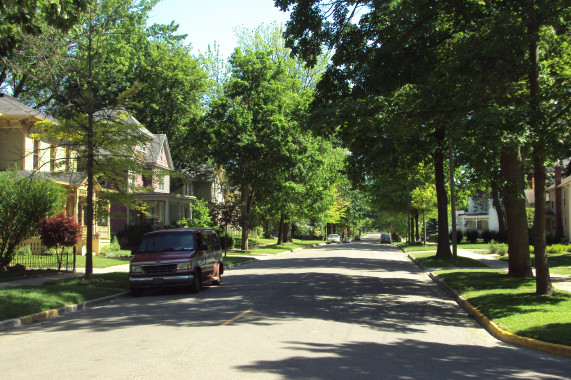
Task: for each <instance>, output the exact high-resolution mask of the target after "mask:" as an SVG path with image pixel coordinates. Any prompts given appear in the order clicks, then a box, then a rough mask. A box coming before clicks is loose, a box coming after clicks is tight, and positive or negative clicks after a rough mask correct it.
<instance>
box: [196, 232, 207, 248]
mask: <svg viewBox="0 0 571 380" xmlns="http://www.w3.org/2000/svg"><path fill="white" fill-rule="evenodd" d="M202 244H205V241H204V237H203V236H202V234H201V233H197V234H196V247H197V248H198V249H200V246H201V245H202Z"/></svg>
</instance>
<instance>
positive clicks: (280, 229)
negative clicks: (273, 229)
mask: <svg viewBox="0 0 571 380" xmlns="http://www.w3.org/2000/svg"><path fill="white" fill-rule="evenodd" d="M284 220H285V215H284V213H283V212H282V213H281V214H280V225H279V227H278V245H282V242H283V239H282V237H283V234H282V231H283V228H284Z"/></svg>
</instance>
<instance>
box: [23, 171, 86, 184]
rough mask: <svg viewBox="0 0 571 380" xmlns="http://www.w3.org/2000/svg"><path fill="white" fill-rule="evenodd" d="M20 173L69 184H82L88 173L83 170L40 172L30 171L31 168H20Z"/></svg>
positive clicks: (25, 175) (28, 176)
mask: <svg viewBox="0 0 571 380" xmlns="http://www.w3.org/2000/svg"><path fill="white" fill-rule="evenodd" d="M18 174H20V175H21V176H23V177H26V178H34V177H35V178H41V179H48V180H50V181H54V182H59V183H63V184H68V185H74V186H81V185H82V184H83V183H84V182H85V180H86V179H87V175H86V174H85V173H81V172H61V173H53V172H40V171H29V170H19V171H18Z"/></svg>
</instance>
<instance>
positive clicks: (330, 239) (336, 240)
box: [327, 234, 341, 244]
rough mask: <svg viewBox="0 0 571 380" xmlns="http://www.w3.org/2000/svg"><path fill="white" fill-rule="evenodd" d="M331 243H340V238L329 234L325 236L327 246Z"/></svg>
mask: <svg viewBox="0 0 571 380" xmlns="http://www.w3.org/2000/svg"><path fill="white" fill-rule="evenodd" d="M331 243H341V237H340V236H339V235H337V234H331V235H329V236H327V244H331Z"/></svg>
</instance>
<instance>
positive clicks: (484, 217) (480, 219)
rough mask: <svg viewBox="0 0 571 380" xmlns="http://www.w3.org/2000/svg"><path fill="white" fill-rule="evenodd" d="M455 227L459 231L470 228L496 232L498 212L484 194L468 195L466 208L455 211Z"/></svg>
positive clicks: (497, 229)
mask: <svg viewBox="0 0 571 380" xmlns="http://www.w3.org/2000/svg"><path fill="white" fill-rule="evenodd" d="M456 228H457V230H458V231H461V232H466V231H470V230H476V231H478V232H480V233H482V232H483V231H494V232H498V231H499V221H498V213H497V212H496V209H495V208H494V206H493V203H492V200H491V199H490V198H489V197H488V196H486V195H478V196H469V197H468V210H467V211H458V212H457V217H456Z"/></svg>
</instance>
